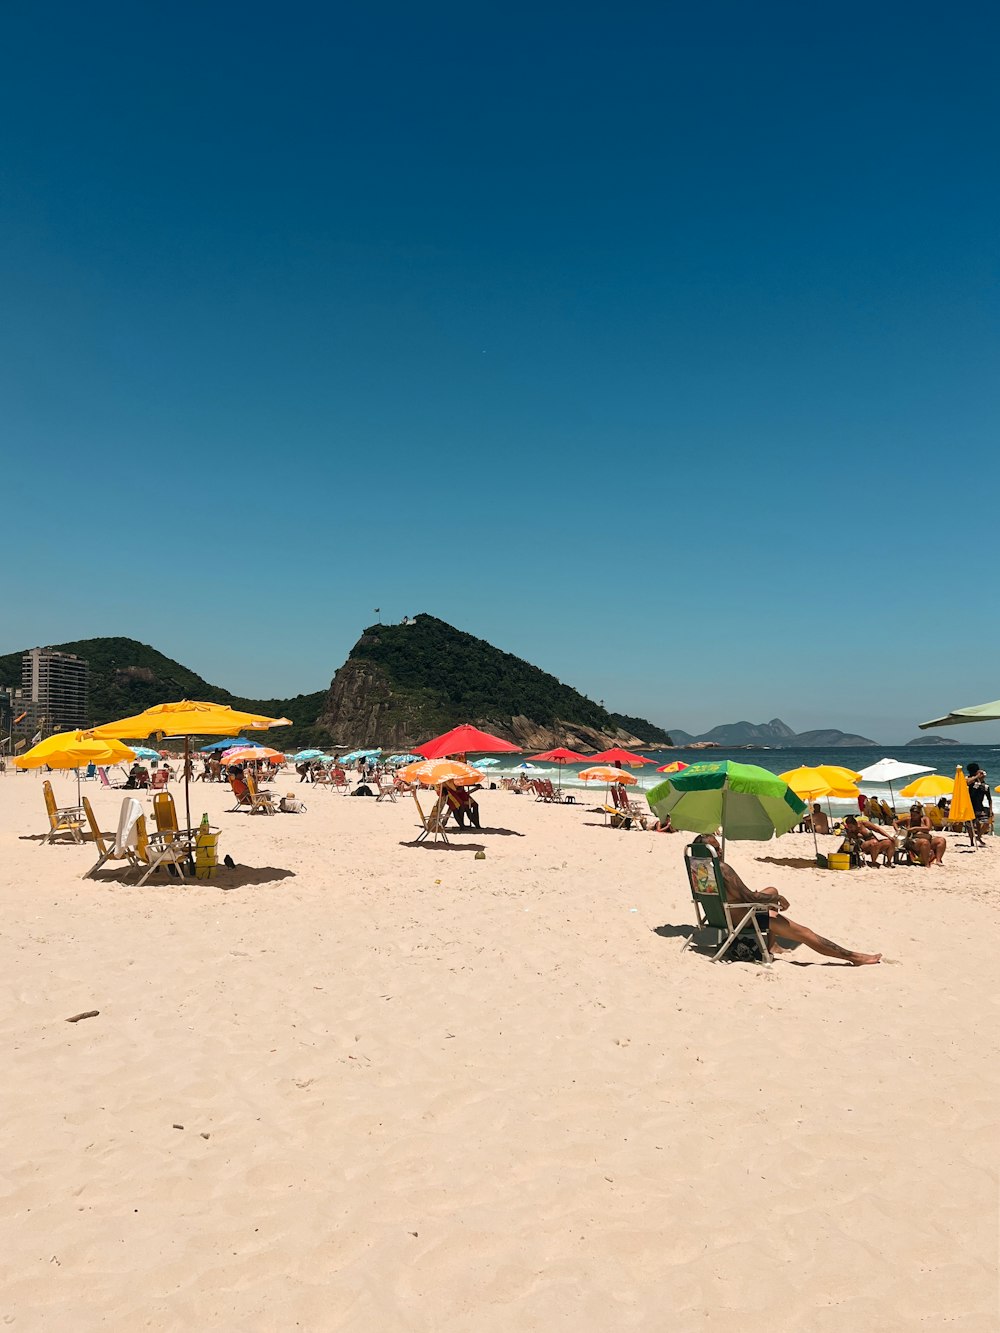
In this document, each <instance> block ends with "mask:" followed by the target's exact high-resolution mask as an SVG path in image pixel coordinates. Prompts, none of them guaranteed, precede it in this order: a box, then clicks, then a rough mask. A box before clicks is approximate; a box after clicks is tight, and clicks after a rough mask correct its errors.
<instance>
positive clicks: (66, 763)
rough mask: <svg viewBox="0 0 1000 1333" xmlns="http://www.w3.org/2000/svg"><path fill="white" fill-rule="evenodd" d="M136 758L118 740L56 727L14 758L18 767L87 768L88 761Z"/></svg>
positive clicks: (118, 762)
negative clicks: (53, 733)
mask: <svg viewBox="0 0 1000 1333" xmlns="http://www.w3.org/2000/svg"><path fill="white" fill-rule="evenodd" d="M134 758H135V751H134V750H130V749H129V748H128V746H127V745H123V744H122V743H121V741H116V740H113V739H108V740H93V739H92V738H91V737H89V736H87V735H85V734H84V732H82V731H57V732H56V734H55V735H54V736H48V737H46V739H45V740H44V741H39V743H38V744H37V745H35V746H32V748H31V749H30V750H27V751H25V753H24V754H22V755H19V756H18V758H16V759H15V760H14V763H15V764H16V765H17V766H18V768H86V766H87V765H88V764H120V763H122V762H124V761H125V760H128V762H129V763H131V762H132V760H133V759H134Z"/></svg>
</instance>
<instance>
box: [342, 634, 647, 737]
mask: <svg viewBox="0 0 1000 1333" xmlns="http://www.w3.org/2000/svg"><path fill="white" fill-rule="evenodd" d="M517 719H526V720H527V721H528V722H530V723H531V724H532V725H533V727H534V728H535V729H548V730H554V731H557V732H560V731H562V732H565V731H566V730H567V725H566V724H569V729H573V728H576V729H579V728H584V729H590V730H592V731H594V732H599V733H602V734H603V735H605V736H607V735H612V736H613V735H614V734H615V733H616V732H618V731H624V732H628V733H629V734H630V735H632V736H637V737H639V738H640V739H641V740H642V741H643V742H644V743H646V744H656V743H659V744H669V743H670V737H669V735H668V734H667V732H665V731H664V730H663V728H662V727H657V726H655V725H654V724H653V723H651V722H648V721H647V720H646V719H644V718H630V717H625V716H623V715H622V714H615V713H610V712H608V710H607V709H605V708H603V707H602V706H601V705H600V704H598V703H595V702H594V700H593V699H588V698H587V697H586V696H585V695H583V694H580V693H579V691H578V690H574V689H573V688H572V686H570V685H564V684H563V683H562V681H560V680H557V679H556V677H555V676H552V675H550V674H549V673H548V672H547V671H542V670H541V669H540V668H539V667H536V666H532V664H531V663H530V662H525V661H524V660H523V659H522V658H520V657H515V656H514V655H513V653H505V652H503V651H502V650H501V649H499V648H495V647H494V646H493V644H491V643H487V642H486V640H485V639H477V638H475V637H474V636H473V635H471V634H466V633H465V632H464V631H462V630H459V629H456V628H455V627H454V626H453V625H449V624H447V623H446V622H445V621H443V620H438V619H437V618H436V617H434V616H429V615H419V616H417V617H415V619H414V621H413V622H412V623H410V624H407V625H371V626H369V628H368V629H366V630H365V631H364V633H363V634H362V636H361V638H360V639H359V640H358V642H357V643H356V644H355V646H354V648H353V649H352V650H351V654H350V656H349V658H348V659H347V662H346V663H345V664H344V666H343V667H341V669H340V671H338V673H337V675H336V677H335V678H334V682H333V686H332V687H331V691H330V697H329V699H328V701H327V705H326V707H325V709H324V712H323V714H322V720H323V722H324V723H325V724H326V725H327V726H328V727H329V728H330V730H331V733H332V734H333V735H334V738H335V739H337V740H339V739H340V738H341V736H343V737H347V736H350V737H351V738H352V740H351V742H350V743H352V744H367V743H369V741H371V740H372V738H373V737H379V738H380V740H381V739H385V740H387V741H388V742H389V743H390V744H413V743H416V742H419V740H421V739H426V737H428V736H431V735H433V734H434V733H435V732H436V731H440V730H444V729H446V728H449V727H452V726H455V725H456V724H458V723H460V722H468V721H476V722H477V723H478V724H489V725H490V726H492V727H493V728H494V729H495V730H497V731H498V732H499V733H500V734H501V735H510V736H516V737H517V738H518V739H521V738H522V737H523V736H526V735H528V734H530V728H528V727H527V726H526V725H525V724H522V723H520V722H518V721H517ZM597 743H598V744H599V743H600V742H597Z"/></svg>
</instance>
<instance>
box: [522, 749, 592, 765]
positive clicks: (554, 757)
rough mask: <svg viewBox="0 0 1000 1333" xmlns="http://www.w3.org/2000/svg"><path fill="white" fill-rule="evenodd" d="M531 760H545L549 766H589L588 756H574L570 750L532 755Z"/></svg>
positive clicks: (549, 751)
mask: <svg viewBox="0 0 1000 1333" xmlns="http://www.w3.org/2000/svg"><path fill="white" fill-rule="evenodd" d="M531 757H532V759H545V760H547V761H548V762H549V763H550V764H589V763H590V755H587V754H574V753H573V751H572V750H546V751H545V753H544V754H533V755H532V756H531Z"/></svg>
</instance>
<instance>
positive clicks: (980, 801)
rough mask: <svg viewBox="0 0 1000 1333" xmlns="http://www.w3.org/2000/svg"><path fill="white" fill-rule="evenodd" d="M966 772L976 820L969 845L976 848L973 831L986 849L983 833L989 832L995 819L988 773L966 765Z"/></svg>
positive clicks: (974, 765)
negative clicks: (987, 778) (987, 777)
mask: <svg viewBox="0 0 1000 1333" xmlns="http://www.w3.org/2000/svg"><path fill="white" fill-rule="evenodd" d="M965 771H966V772H967V773H968V775H969V776H968V778H967V779H966V781H967V782H968V784H969V800H970V801H971V802H972V813H973V815H974V816H975V818H974V819H973V821H972V826H971V827H970V829H969V844H970V846H974V845H975V843H973V840H972V834H973V831H975V835H976V839H975V841H976V842H977V843H978V844H979V846H980V847H985V846H986V843H985V842H983V833H984V832H986V831H988V830H989V827H990V822H991V820H992V819H993V797H992V796H991V795H990V784H989V783H988V782H987V780H986V772H985V770H984V769H982V768H980V767H979V765H978V764H966V766H965Z"/></svg>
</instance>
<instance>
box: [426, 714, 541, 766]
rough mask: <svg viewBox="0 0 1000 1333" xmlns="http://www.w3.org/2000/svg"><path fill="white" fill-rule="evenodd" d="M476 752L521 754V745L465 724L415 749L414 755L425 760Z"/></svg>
mask: <svg viewBox="0 0 1000 1333" xmlns="http://www.w3.org/2000/svg"><path fill="white" fill-rule="evenodd" d="M470 750H474V751H476V752H477V753H479V754H520V753H521V747H520V746H519V745H511V743H510V741H505V740H503V739H502V737H500V736H491V735H490V733H489V732H488V731H480V730H479V728H478V727H473V726H470V725H469V723H468V722H464V723H463V724H462V726H460V727H453V728H452V729H451V731H446V732H445V733H444V735H443V736H435V737H434V739H433V740H431V741H424V743H423V745H415V746H414V747H413V753H414V754H422V755H423V756H424V758H425V759H444V758H446V757H447V756H448V755H450V754H468V753H469V751H470Z"/></svg>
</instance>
